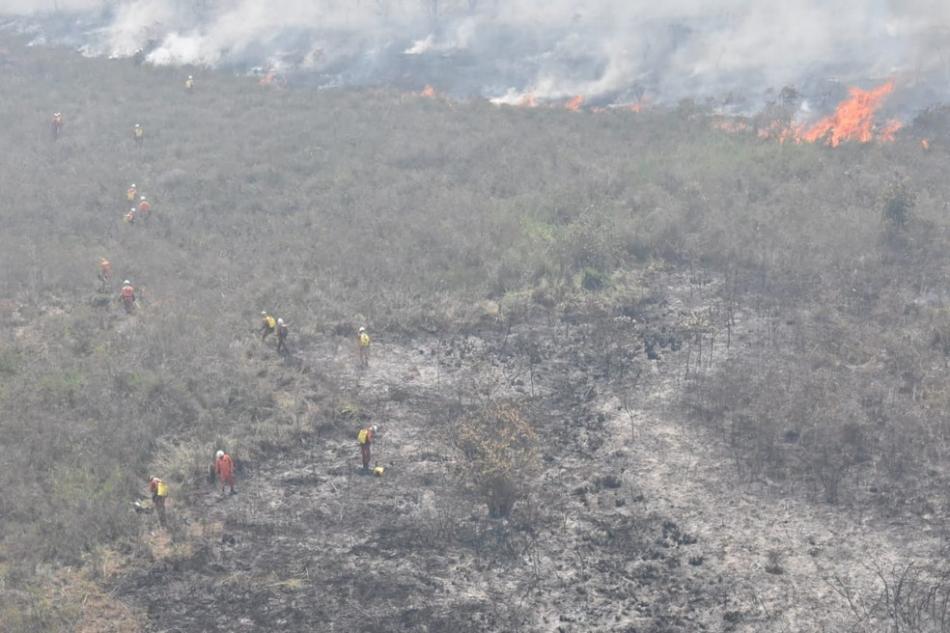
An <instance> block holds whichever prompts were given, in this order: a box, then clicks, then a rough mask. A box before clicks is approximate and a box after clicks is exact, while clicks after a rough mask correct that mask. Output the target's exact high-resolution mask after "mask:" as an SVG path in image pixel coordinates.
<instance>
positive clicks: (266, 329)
mask: <svg viewBox="0 0 950 633" xmlns="http://www.w3.org/2000/svg"><path fill="white" fill-rule="evenodd" d="M276 328H277V321H275V320H274V317H272V316H271V315H269V314H267V311H266V310H265V311H264V312H261V330H260V334H261V340H262V341H266V340H267V337H268V336H270V335H271V334H273V333H274V330H275V329H276Z"/></svg>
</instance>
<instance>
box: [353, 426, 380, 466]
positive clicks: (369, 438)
mask: <svg viewBox="0 0 950 633" xmlns="http://www.w3.org/2000/svg"><path fill="white" fill-rule="evenodd" d="M378 431H379V427H378V426H376V425H375V424H374V425H372V426H368V427H365V428H362V429H360V432H359V433H357V434H356V440H357V441H358V442H359V444H360V456H361V457H362V458H363V472H364V473H368V472H369V460H370V457H371V456H372V454H371V453H372V448H371V447H372V445H373V442H374V441H375V440H376V433H377V432H378Z"/></svg>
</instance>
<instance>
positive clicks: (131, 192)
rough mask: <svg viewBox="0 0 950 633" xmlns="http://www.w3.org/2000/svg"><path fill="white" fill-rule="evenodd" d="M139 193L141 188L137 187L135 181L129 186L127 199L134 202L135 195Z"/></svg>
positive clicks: (126, 192)
mask: <svg viewBox="0 0 950 633" xmlns="http://www.w3.org/2000/svg"><path fill="white" fill-rule="evenodd" d="M137 195H139V190H138V189H137V188H136V187H135V183H134V182H133V183H132V184H131V185H129V188H128V189H127V190H126V191H125V199H126V200H128V201H129V202H130V203H134V202H135V196H137Z"/></svg>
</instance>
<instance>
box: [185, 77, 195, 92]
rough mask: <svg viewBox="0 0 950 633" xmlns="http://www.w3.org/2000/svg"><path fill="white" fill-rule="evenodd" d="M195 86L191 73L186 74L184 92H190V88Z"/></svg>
mask: <svg viewBox="0 0 950 633" xmlns="http://www.w3.org/2000/svg"><path fill="white" fill-rule="evenodd" d="M194 87H195V78H194V77H192V76H191V75H188V79H186V80H185V92H191V90H192V88H194Z"/></svg>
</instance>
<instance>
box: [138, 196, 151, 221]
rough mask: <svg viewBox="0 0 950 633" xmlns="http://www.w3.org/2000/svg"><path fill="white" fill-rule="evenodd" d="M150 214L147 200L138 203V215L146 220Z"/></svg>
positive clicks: (149, 205)
mask: <svg viewBox="0 0 950 633" xmlns="http://www.w3.org/2000/svg"><path fill="white" fill-rule="evenodd" d="M151 212H152V205H151V204H149V202H148V200H142V201H141V202H139V212H138V215H140V216H142V217H143V218H148V214H149V213H151Z"/></svg>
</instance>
